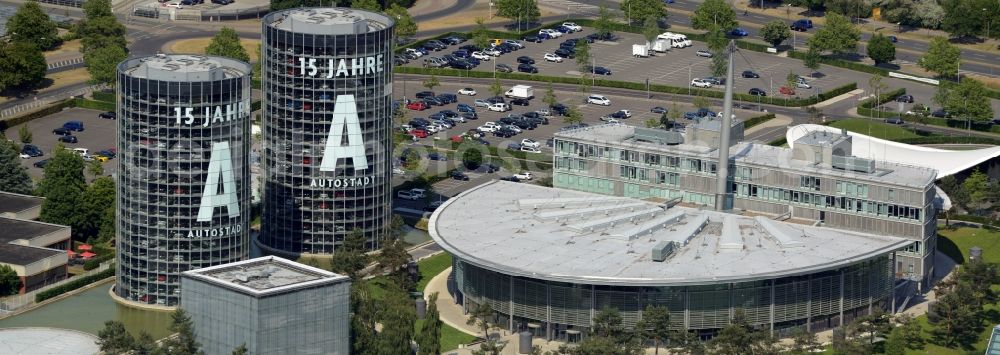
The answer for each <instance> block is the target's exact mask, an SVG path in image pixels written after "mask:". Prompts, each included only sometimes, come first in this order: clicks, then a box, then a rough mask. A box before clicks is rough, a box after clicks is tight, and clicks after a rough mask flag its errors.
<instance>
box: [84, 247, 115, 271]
mask: <svg viewBox="0 0 1000 355" xmlns="http://www.w3.org/2000/svg"><path fill="white" fill-rule="evenodd" d="M114 258H115V254H114V252H112V253H110V254H103V255H100V256H98V257H96V258H93V259H90V260H87V261H85V262H84V263H83V269H84V270H88V271H89V270H93V269H96V268H97V267H98V266H101V263H103V262H105V261H108V260H111V259H114Z"/></svg>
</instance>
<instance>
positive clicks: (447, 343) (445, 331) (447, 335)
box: [414, 319, 476, 351]
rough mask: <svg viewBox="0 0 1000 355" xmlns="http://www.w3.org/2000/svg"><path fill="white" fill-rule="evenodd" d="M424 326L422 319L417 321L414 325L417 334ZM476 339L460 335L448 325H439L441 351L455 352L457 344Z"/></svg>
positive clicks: (460, 333)
mask: <svg viewBox="0 0 1000 355" xmlns="http://www.w3.org/2000/svg"><path fill="white" fill-rule="evenodd" d="M423 326H424V320H423V319H417V323H416V324H414V328H416V331H417V333H418V334H419V333H420V328H422V327H423ZM473 340H476V337H474V336H471V335H468V334H465V333H462V332H461V331H459V330H458V329H455V328H452V327H451V326H450V325H447V324H443V323H442V324H441V351H448V350H455V349H458V345H459V344H468V343H471V342H472V341H473Z"/></svg>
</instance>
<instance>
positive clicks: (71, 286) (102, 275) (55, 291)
mask: <svg viewBox="0 0 1000 355" xmlns="http://www.w3.org/2000/svg"><path fill="white" fill-rule="evenodd" d="M112 276H115V266H114V265H111V267H110V268H108V269H107V270H104V271H101V272H99V273H96V274H93V275H90V276H84V277H81V278H78V279H76V280H73V281H70V282H67V283H65V284H62V285H59V286H56V287H53V288H50V289H48V290H45V291H42V292H39V293H38V294H37V295H35V302H42V301H44V300H47V299H49V298H52V297H56V296H59V295H61V294H64V293H66V292H70V291H73V290H76V289H78V288H81V287H84V286H87V285H89V284H92V283H94V282H97V281H100V280H104V279H106V278H109V277H112Z"/></svg>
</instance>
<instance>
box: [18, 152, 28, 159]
mask: <svg viewBox="0 0 1000 355" xmlns="http://www.w3.org/2000/svg"><path fill="white" fill-rule="evenodd" d="M19 156H20V157H21V159H28V158H31V156H30V155H28V154H27V153H21V154H20V155H19Z"/></svg>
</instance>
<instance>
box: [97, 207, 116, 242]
mask: <svg viewBox="0 0 1000 355" xmlns="http://www.w3.org/2000/svg"><path fill="white" fill-rule="evenodd" d="M114 237H115V207H114V206H111V207H110V208H108V209H106V210H104V213H103V214H101V226H100V228H98V230H97V241H98V242H100V243H103V242H107V241H109V240H111V239H112V238H114Z"/></svg>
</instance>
